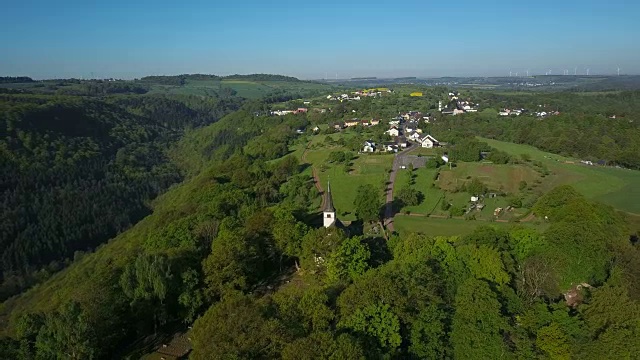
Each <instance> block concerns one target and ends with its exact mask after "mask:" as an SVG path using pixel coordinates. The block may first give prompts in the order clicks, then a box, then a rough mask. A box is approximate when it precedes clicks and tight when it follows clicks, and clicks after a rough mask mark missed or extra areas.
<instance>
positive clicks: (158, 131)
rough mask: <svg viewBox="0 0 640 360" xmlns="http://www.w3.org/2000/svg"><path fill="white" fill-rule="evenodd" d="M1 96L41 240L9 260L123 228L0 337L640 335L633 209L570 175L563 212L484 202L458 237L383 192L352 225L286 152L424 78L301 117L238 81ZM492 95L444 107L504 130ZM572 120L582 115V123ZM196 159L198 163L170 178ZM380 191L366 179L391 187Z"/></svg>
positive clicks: (615, 342) (17, 218) (9, 206)
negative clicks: (510, 222) (321, 202)
mask: <svg viewBox="0 0 640 360" xmlns="http://www.w3.org/2000/svg"><path fill="white" fill-rule="evenodd" d="M432 96H433V98H434V99H437V98H438V97H441V94H440V93H437V94H432ZM2 100H3V105H2V106H3V112H2V114H3V118H6V119H7V121H6V125H7V126H6V129H7V130H6V133H3V141H4V142H3V145H2V146H3V147H2V148H1V149H2V151H3V152H2V154H3V157H2V166H3V171H2V174H3V177H2V181H3V189H4V188H9V189H12V190H11V191H7V193H6V194H5V195H3V201H4V203H3V204H6V205H3V212H6V213H7V215H6V216H12V218H10V219H11V220H8V221H6V222H4V219H5V218H6V216H5V215H4V214H3V217H2V219H3V223H2V226H3V227H2V229H3V230H2V231H3V232H2V234H3V240H4V239H5V238H4V236H5V235H4V234H8V235H7V238H8V239H10V240H13V239H14V238H15V237H16V236H23V238H21V239H22V240H23V241H22V242H20V243H23V242H25V241H34V240H32V237H33V236H34V235H36V237H35V238H36V239H40V241H41V243H34V244H37V246H35V247H34V248H32V247H27V248H19V247H18V248H19V249H22V250H24V251H26V250H29V251H31V250H32V249H35V250H36V251H33V252H28V253H24V254H23V253H22V252H21V251H14V250H12V251H14V253H15V255H11V256H8V266H15V270H14V268H13V267H10V268H9V270H10V271H21V270H22V271H24V269H22V268H21V266H23V264H24V261H23V260H22V259H27V260H26V261H27V265H28V266H27V269H26V270H27V271H28V270H30V269H31V268H30V267H29V266H31V267H34V268H36V267H37V266H36V265H34V264H40V265H44V264H47V262H49V261H51V260H55V259H49V258H46V256H48V255H49V254H55V252H54V251H57V252H58V253H59V254H58V255H57V258H56V259H57V260H58V261H59V260H60V259H64V258H66V257H70V256H71V255H72V254H73V251H74V250H78V249H80V250H82V249H86V248H87V244H88V242H87V239H89V237H87V236H86V235H87V234H89V235H95V236H96V237H95V238H93V239H95V243H94V244H93V245H89V246H88V247H92V246H95V245H97V244H98V243H101V242H104V241H105V240H106V239H107V238H109V237H112V236H114V235H115V237H114V238H113V240H111V241H109V243H108V244H107V245H106V246H103V247H100V248H98V249H96V251H95V252H94V253H92V254H86V255H83V254H81V253H78V254H77V255H76V256H75V258H76V259H75V261H74V262H73V264H72V265H71V266H69V267H68V268H67V269H65V270H63V271H61V272H59V273H57V274H56V275H54V276H52V277H51V278H50V279H49V280H48V281H47V282H46V283H45V284H43V285H42V286H37V287H34V288H33V289H31V290H29V291H27V292H26V293H24V294H23V295H21V296H20V297H14V298H12V299H9V300H8V301H6V302H5V303H4V304H3V305H2V307H0V325H1V327H2V334H3V335H5V337H2V338H0V357H2V358H8V359H9V358H10V359H33V358H37V359H56V358H72V359H91V358H98V359H99V358H139V357H140V355H142V354H144V353H146V352H149V351H150V350H152V349H153V348H155V347H156V346H158V345H160V344H161V343H162V342H163V341H165V339H166V337H165V336H166V335H171V334H173V333H174V332H175V331H176V329H183V330H186V329H187V327H188V326H192V330H190V333H189V337H190V338H191V340H192V345H193V351H192V353H191V357H192V358H194V359H210V358H233V359H254V358H283V359H299V358H306V359H327V358H329V359H364V358H371V359H379V358H402V359H404V358H409V359H413V358H415V359H422V358H453V359H502V358H505V359H507V358H527V359H530V358H540V359H547V358H548V359H571V358H585V359H603V358H615V359H618V358H622V359H631V358H634V357H637V354H638V353H640V343H638V341H637V338H638V336H639V335H640V283H638V281H637V279H638V277H639V276H640V249H639V248H638V247H639V246H640V245H638V244H637V241H636V240H633V239H630V238H629V229H628V228H627V225H626V223H625V221H624V219H623V218H622V215H621V214H619V213H618V212H616V211H615V210H613V209H612V208H610V207H607V206H604V205H602V204H599V203H595V202H592V201H589V200H587V199H585V198H584V197H583V196H581V195H580V194H579V193H577V192H576V191H575V190H573V189H572V188H571V187H569V186H562V187H558V188H555V189H554V190H552V191H551V192H549V193H547V194H545V195H543V196H542V197H540V198H539V199H538V200H537V202H536V204H535V205H534V207H533V213H534V214H535V216H537V217H538V218H539V219H547V220H545V225H546V226H545V227H544V229H545V230H534V229H532V228H525V227H518V226H513V227H511V228H508V229H498V228H496V227H493V226H491V223H488V224H487V226H484V227H480V228H479V229H477V230H476V231H475V232H473V233H472V234H470V235H467V236H462V237H458V236H454V237H430V236H426V235H424V234H408V235H403V236H400V235H398V234H388V236H387V238H385V236H383V234H380V233H377V234H376V233H374V232H373V231H370V230H368V229H369V228H370V227H369V226H366V225H367V223H369V222H376V221H377V220H378V219H376V215H375V214H376V209H377V208H376V207H375V206H377V205H379V204H376V201H374V202H373V203H374V204H373V205H374V209H373V210H374V211H368V210H371V209H364V207H367V205H362V204H363V203H365V202H366V201H363V199H362V198H361V199H358V198H356V201H357V202H358V205H357V206H356V207H357V208H358V211H357V213H358V216H359V221H356V222H355V223H354V224H353V226H350V227H348V228H347V229H346V230H343V229H339V228H335V227H332V228H323V227H321V220H322V219H321V215H320V214H319V213H317V204H318V197H319V196H320V194H319V193H318V191H317V190H316V188H315V187H314V183H313V180H312V179H311V178H310V177H309V176H307V175H304V174H303V171H304V165H303V164H300V163H299V161H298V159H297V158H296V157H294V156H292V155H290V154H289V149H290V147H291V145H293V143H294V142H295V141H300V140H296V131H295V130H296V129H299V128H304V127H305V126H307V125H308V124H310V123H327V122H330V121H335V120H337V119H341V118H344V117H347V116H352V115H350V114H351V113H352V110H356V111H358V112H360V113H359V114H358V116H367V115H370V114H371V116H374V115H373V114H375V113H376V111H377V110H376V109H380V111H381V112H382V114H380V113H378V116H387V114H389V115H391V116H393V115H396V114H397V112H398V111H402V110H401V109H402V108H403V107H404V110H407V109H406V108H407V107H410V106H412V105H418V104H427V105H426V106H427V109H428V107H430V106H432V105H429V103H427V102H424V99H418V100H414V99H409V98H408V97H406V98H405V97H402V96H396V97H393V98H390V99H389V100H385V101H388V103H387V104H386V105H385V103H382V105H381V104H379V103H378V104H377V103H375V102H371V101H362V102H361V103H359V104H354V103H349V104H340V105H336V106H335V107H334V109H333V111H332V112H330V113H326V114H318V113H309V114H306V115H298V116H293V115H290V116H283V117H269V116H257V115H256V114H260V113H264V112H265V111H266V110H268V109H269V107H270V106H272V105H271V104H269V103H268V102H265V101H250V102H249V101H247V102H244V103H243V104H242V105H240V104H239V103H238V101H237V99H236V98H235V97H233V96H229V97H216V98H201V97H155V96H149V95H118V96H111V97H108V98H105V99H95V98H77V97H70V98H64V97H62V98H60V97H48V96H34V95H22V96H19V95H5V96H4V97H3V98H2ZM420 101H423V102H420ZM295 104H296V101H290V103H288V104H286V105H287V106H289V105H295ZM385 106H388V107H387V108H385ZM498 106H499V105H498ZM376 107H377V108H376ZM234 109H239V110H238V111H235V112H233V113H230V114H226V113H227V112H230V111H231V110H234ZM62 114H65V116H64V117H63V116H62ZM225 114H226V115H225ZM348 114H349V115H348ZM223 115H224V116H223ZM483 115H486V114H482V113H481V114H479V115H477V116H478V118H477V119H474V117H469V116H465V117H459V118H453V117H451V118H446V119H444V118H443V119H438V121H440V122H441V125H438V126H443V127H444V126H450V127H451V129H452V130H451V131H450V132H451V133H452V134H454V135H452V137H454V138H455V137H456V136H459V137H460V138H462V136H463V135H469V134H467V133H466V132H464V131H458V130H462V127H463V126H462V125H461V124H459V123H457V122H458V121H462V120H463V119H465V120H466V121H467V124H468V126H469V128H470V129H471V130H473V131H486V132H488V131H491V130H492V129H493V128H492V127H491V126H486V127H482V126H481V125H480V124H484V122H485V121H486V120H484V119H483V118H482V116H483ZM494 116H495V114H494ZM576 116H578V118H579V119H584V118H586V115H585V117H582V118H580V117H579V116H581V115H579V114H577V115H576ZM219 117H222V118H221V119H220V120H219V121H215V120H216V119H217V118H219ZM63 119H66V120H63ZM551 120H552V119H551V118H550V119H545V120H543V121H551ZM556 120H561V121H559V122H561V123H566V124H567V125H566V130H563V131H566V132H567V133H568V132H569V131H570V129H571V127H572V126H573V127H579V126H582V125H583V123H582V122H579V121H578V120H575V123H574V122H572V121H574V120H573V118H569V117H567V119H566V120H564V118H561V117H560V116H558V117H554V118H553V121H556ZM52 121H57V123H55V124H54V123H52ZM494 121H496V128H501V127H505V128H506V127H507V124H506V123H505V122H506V120H497V119H496V120H494ZM509 121H511V122H512V123H510V124H509V125H510V126H516V125H513V124H516V123H517V122H519V121H523V122H524V121H526V119H525V118H524V117H523V118H522V119H509ZM531 121H540V120H533V119H532V120H531ZM203 125H204V126H203ZM199 126H203V127H199ZM435 126H436V125H434V130H435V129H436V128H435ZM522 126H523V129H524V125H522ZM549 126H552V125H549ZM553 126H555V125H553ZM591 126H593V125H591ZM621 126H622V125H621ZM630 126H631V125H630ZM586 127H587V126H585V128H586ZM474 129H477V130H474ZM553 129H554V130H553V131H555V128H553ZM558 129H563V128H562V127H560V126H559V125H558ZM616 129H618V130H619V131H620V133H623V132H625V129H626V131H632V130H633V128H631V129H627V128H624V127H621V128H616ZM531 130H532V131H533V130H534V129H531ZM535 130H536V131H537V129H535ZM3 131H4V130H3ZM439 131H442V132H443V133H444V132H445V131H443V130H439ZM540 131H542V130H540ZM558 131H559V130H558ZM585 131H586V130H585ZM447 132H449V130H447ZM575 132H576V131H575V129H574V133H575ZM506 133H508V132H505V134H506ZM478 135H480V134H478ZM498 136H503V135H496V137H498ZM504 136H506V135H504ZM178 137H179V138H180V139H179V140H178V141H177V142H176V140H177V139H178ZM464 138H465V139H466V140H459V141H458V145H460V144H466V145H465V146H459V147H458V150H457V151H459V152H460V153H459V154H457V155H458V157H459V158H461V159H462V158H465V159H466V158H467V155H469V156H468V161H475V160H478V159H477V156H478V152H479V149H480V148H481V147H482V144H480V143H477V142H474V141H471V140H468V137H464ZM636 142H637V140H636ZM636 146H637V145H636ZM167 149H170V150H168V151H167ZM465 149H470V150H469V151H468V154H467V153H466V150H465ZM576 151H577V150H576ZM588 155H589V156H598V154H597V153H594V152H590V153H588ZM609 161H611V162H612V163H616V161H621V160H618V158H615V159H614V158H612V159H610V160H609ZM620 164H622V163H621V162H620ZM71 167H77V168H79V169H78V170H77V171H73V170H72V169H71ZM5 174H18V176H8V175H5ZM183 174H186V175H187V177H186V178H185V181H183V182H182V183H181V184H179V185H175V186H173V187H171V188H170V189H169V190H168V191H166V192H164V191H165V190H166V189H167V186H169V185H170V184H172V183H174V182H175V181H178V180H180V179H182V177H181V175H183ZM16 179H21V180H16ZM5 184H6V185H5ZM134 186H135V187H134ZM14 189H15V190H14ZM34 189H35V191H34ZM112 189H113V190H112ZM18 190H19V191H18ZM371 191H373V192H374V194H373V195H374V196H372V197H371V196H369V195H370V194H368V193H369V192H371ZM376 191H378V190H376V189H374V188H373V187H370V188H367V189H365V188H363V189H362V191H358V193H359V194H360V193H362V194H363V195H362V196H363V197H365V196H366V197H367V198H373V199H374V200H375V199H376V198H377V196H375V195H376V194H375V192H376ZM160 193H162V194H161V195H160V196H159V197H158V198H157V199H155V200H153V201H151V200H150V199H152V198H153V197H154V196H155V195H157V194H160ZM149 202H151V204H150V203H149ZM119 204H121V206H122V207H121V208H118V206H120V205H119ZM76 207H77V209H76ZM150 208H152V209H153V213H151V214H149V209H150ZM15 209H18V211H20V213H19V214H14V213H13V211H15ZM136 209H137V211H141V212H142V213H141V214H140V216H141V215H146V214H149V215H148V216H146V217H144V218H143V219H142V220H140V221H139V222H137V223H136V224H135V226H133V227H131V228H130V229H129V230H127V231H123V232H120V230H124V229H125V228H126V227H128V226H129V225H131V224H134V223H135V222H136V221H137V220H138V219H140V218H135V215H136V214H134V213H129V212H128V211H131V210H136ZM365 210H367V211H365ZM94 217H99V218H100V219H96V218H94ZM21 219H31V220H30V221H25V220H21ZM21 221H22V222H21ZM74 221H75V222H74ZM87 221H88V222H87ZM16 224H18V225H20V224H22V225H23V228H24V229H31V227H36V229H33V230H28V232H27V231H26V230H24V229H23V228H20V227H18V225H16ZM40 224H42V228H41V229H39V225H40ZM67 224H69V225H68V226H67ZM74 224H75V225H74ZM82 226H84V227H82ZM116 226H121V228H116ZM78 229H81V230H78ZM23 233H25V235H22V234H23ZM49 233H52V234H53V236H50V235H49ZM118 233H119V234H118ZM12 234H14V235H12ZM39 234H46V236H42V237H40V238H38V237H37V236H38V235H39ZM116 234H117V235H116ZM74 236H75V237H74ZM101 236H102V237H101ZM49 239H51V241H49ZM634 241H636V242H634ZM7 243H9V244H10V245H7V249H11V244H12V242H7ZM76 245H79V246H76ZM4 246H5V245H4V243H3V247H4ZM74 246H75V247H74ZM39 249H42V250H41V252H38V251H37V250H39ZM3 259H4V258H3ZM15 259H17V260H20V261H22V262H20V261H16V262H15V263H13V261H14V260H15ZM29 261H33V263H31V262H29ZM3 266H4V265H3ZM23 267H24V266H23Z"/></svg>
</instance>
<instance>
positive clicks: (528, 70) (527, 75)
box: [527, 69, 529, 77]
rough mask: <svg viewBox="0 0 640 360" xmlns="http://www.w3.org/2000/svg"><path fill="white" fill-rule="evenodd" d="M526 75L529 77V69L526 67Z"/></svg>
mask: <svg viewBox="0 0 640 360" xmlns="http://www.w3.org/2000/svg"><path fill="white" fill-rule="evenodd" d="M527 77H529V69H527Z"/></svg>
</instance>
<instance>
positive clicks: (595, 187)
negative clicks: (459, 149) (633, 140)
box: [480, 138, 640, 214]
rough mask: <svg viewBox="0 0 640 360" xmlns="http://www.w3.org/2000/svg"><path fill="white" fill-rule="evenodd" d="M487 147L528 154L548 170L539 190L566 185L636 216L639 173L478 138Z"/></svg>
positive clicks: (639, 197)
mask: <svg viewBox="0 0 640 360" xmlns="http://www.w3.org/2000/svg"><path fill="white" fill-rule="evenodd" d="M480 140H482V141H485V142H486V143H488V144H489V145H490V146H492V147H494V148H496V149H498V150H502V151H505V152H507V153H509V154H511V155H514V156H520V154H529V156H531V159H532V160H536V161H540V162H541V163H542V164H543V165H545V166H546V167H547V168H548V169H549V170H550V171H551V175H549V176H547V177H545V179H544V180H543V181H542V183H541V187H542V188H543V190H547V189H551V188H553V187H555V186H558V185H564V184H569V185H571V186H573V187H575V188H576V190H578V191H579V192H580V193H582V194H584V195H585V196H586V197H588V198H590V199H593V200H597V201H600V202H602V203H604V204H607V205H611V206H613V207H615V208H616V209H618V210H622V211H625V212H629V213H632V214H640V186H638V185H639V184H640V171H637V170H627V169H618V168H614V167H604V166H589V165H584V164H581V163H580V161H579V160H577V159H572V158H566V157H563V156H560V155H554V154H550V153H547V152H544V151H542V150H539V149H537V148H534V147H532V146H528V145H520V144H513V143H508V142H503V141H497V140H492V139H485V138H480Z"/></svg>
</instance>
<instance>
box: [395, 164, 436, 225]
mask: <svg viewBox="0 0 640 360" xmlns="http://www.w3.org/2000/svg"><path fill="white" fill-rule="evenodd" d="M436 172H437V170H436V169H426V168H420V169H415V170H414V173H415V175H416V177H415V184H413V185H412V187H413V188H414V189H416V190H418V191H420V192H422V194H423V195H424V201H422V203H420V204H419V205H416V206H405V207H404V208H403V211H409V212H411V213H419V214H431V213H433V212H434V211H435V212H438V210H439V207H438V204H439V203H440V199H442V196H443V195H444V192H443V191H442V190H440V189H439V188H438V187H436V186H432V184H433V180H434V177H435V175H436ZM409 174H410V171H409V170H403V169H400V170H398V175H397V176H396V182H395V184H394V190H393V191H394V194H397V192H398V191H399V190H400V189H402V188H404V187H405V186H406V184H407V182H408V180H409Z"/></svg>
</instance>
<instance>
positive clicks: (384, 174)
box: [290, 132, 393, 221]
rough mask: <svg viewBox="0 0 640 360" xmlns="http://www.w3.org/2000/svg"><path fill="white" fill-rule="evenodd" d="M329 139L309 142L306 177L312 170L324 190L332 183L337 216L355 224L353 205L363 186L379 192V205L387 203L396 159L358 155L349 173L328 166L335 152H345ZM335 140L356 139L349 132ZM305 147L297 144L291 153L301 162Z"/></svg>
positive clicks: (315, 138) (322, 137)
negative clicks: (371, 186)
mask: <svg viewBox="0 0 640 360" xmlns="http://www.w3.org/2000/svg"><path fill="white" fill-rule="evenodd" d="M326 136H327V135H315V136H312V137H310V138H308V141H309V149H308V150H307V152H306V159H305V160H306V163H308V164H310V165H311V166H310V167H309V168H307V169H306V170H305V174H307V175H309V176H311V175H312V168H315V169H316V172H317V174H318V177H319V178H320V183H321V186H322V188H323V189H326V187H327V181H328V180H330V181H331V193H332V196H333V204H334V206H335V207H336V211H337V212H338V217H339V218H340V219H341V220H344V221H353V220H356V216H355V214H354V206H353V201H354V200H355V196H356V191H357V189H358V187H359V186H360V185H363V184H372V185H373V186H375V187H376V189H379V190H380V201H381V202H382V203H384V200H385V197H384V191H383V189H384V184H385V183H386V182H387V181H388V179H389V172H388V171H389V170H390V169H391V164H392V163H393V155H392V154H389V155H369V154H356V156H357V157H356V158H355V159H354V160H353V161H352V162H351V163H352V166H351V167H350V168H351V170H350V171H349V172H348V173H346V172H345V171H344V165H343V164H329V163H327V158H328V156H329V154H330V153H331V152H332V151H336V150H340V151H344V150H346V149H345V148H343V147H341V146H339V145H329V144H325V143H324V140H325V138H326ZM329 136H330V137H331V138H333V139H334V140H337V139H338V138H339V137H349V136H355V134H352V133H349V132H343V133H336V134H331V135H329ZM305 146H306V144H302V143H298V144H296V145H294V146H293V147H292V148H291V149H290V150H291V151H293V152H292V154H294V155H299V156H300V158H301V160H302V153H303V152H304V147H305Z"/></svg>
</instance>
